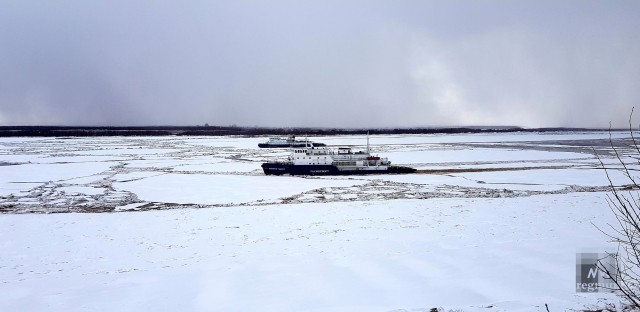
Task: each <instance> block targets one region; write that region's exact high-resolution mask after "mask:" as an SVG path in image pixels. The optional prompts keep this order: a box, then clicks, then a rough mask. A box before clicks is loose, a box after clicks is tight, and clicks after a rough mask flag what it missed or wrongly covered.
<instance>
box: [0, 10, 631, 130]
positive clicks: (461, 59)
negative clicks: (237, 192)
mask: <svg viewBox="0 0 640 312" xmlns="http://www.w3.org/2000/svg"><path fill="white" fill-rule="evenodd" d="M0 7H1V9H0V45H1V46H2V47H3V48H2V49H0V125H1V126H17V125H47V126H83V125H96V126H153V125H184V126H191V125H204V124H205V123H208V124H210V125H220V126H227V125H234V124H235V125H238V126H243V127H254V126H258V127H324V128H402V127H464V126H468V125H475V126H511V125H516V126H517V127H524V128H539V127H581V128H607V127H608V125H609V122H612V124H613V127H616V128H625V127H627V126H628V124H627V122H628V118H629V113H630V112H631V107H632V106H634V105H635V104H636V103H638V105H640V88H639V87H638V85H639V83H640V2H638V1H630V0H629V1H614V2H611V1H577V0H572V1H519V2H511V1H456V0H454V1H413V0H407V1H363V0H353V1H349V0H347V1H332V0H329V1H302V2H301V1H292V0H281V1H273V2H262V1H252V0H240V1H203V2H200V1H194V2H186V3H175V2H170V1H150V0H145V1H108V2H86V1H58V2H38V1H29V0H27V1H19V2H15V1H0ZM636 124H637V122H636ZM442 125H448V126H442Z"/></svg>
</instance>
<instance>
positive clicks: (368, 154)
mask: <svg viewBox="0 0 640 312" xmlns="http://www.w3.org/2000/svg"><path fill="white" fill-rule="evenodd" d="M367 155H369V131H367Z"/></svg>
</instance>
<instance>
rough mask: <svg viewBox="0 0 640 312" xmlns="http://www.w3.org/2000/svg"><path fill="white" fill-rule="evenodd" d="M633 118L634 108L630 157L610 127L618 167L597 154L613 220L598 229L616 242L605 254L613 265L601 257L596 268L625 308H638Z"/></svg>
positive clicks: (638, 208)
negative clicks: (618, 178)
mask: <svg viewBox="0 0 640 312" xmlns="http://www.w3.org/2000/svg"><path fill="white" fill-rule="evenodd" d="M632 117H633V109H632V110H631V114H630V115H629V133H630V134H631V144H628V146H627V148H628V149H629V150H630V151H631V152H632V153H633V155H632V158H633V160H629V159H626V160H625V158H624V157H623V155H621V152H622V148H621V147H620V146H618V147H616V146H615V144H614V140H613V138H612V135H611V128H609V142H610V144H611V149H612V151H613V153H614V155H615V157H616V159H617V163H618V164H619V165H620V168H618V169H612V168H607V167H606V166H605V164H604V162H603V161H602V159H601V158H600V156H599V155H598V154H597V153H596V156H597V157H598V160H599V161H600V165H601V166H602V168H603V169H604V171H605V173H606V175H607V179H608V181H609V186H610V189H611V193H610V194H608V195H607V202H608V204H609V208H610V209H611V211H612V212H613V214H614V216H615V220H616V222H614V224H607V225H608V229H606V230H602V229H600V228H598V229H599V230H600V231H601V232H602V233H604V234H605V235H607V237H609V239H610V240H611V242H613V243H615V244H616V245H617V252H616V253H608V254H607V257H611V258H612V260H613V261H614V263H615V264H616V265H615V266H613V268H612V267H611V266H609V265H607V264H606V263H604V262H603V261H602V260H601V261H599V262H598V268H599V269H600V271H601V272H603V273H604V274H605V276H606V277H607V278H609V279H610V280H611V282H612V283H611V285H614V287H613V289H612V290H613V291H614V292H616V293H617V294H619V295H620V296H622V297H623V298H624V299H626V300H627V301H628V304H629V307H628V308H633V309H637V308H640V274H639V273H640V193H639V192H638V190H640V185H638V183H639V182H640V181H639V178H638V177H637V176H635V175H634V174H633V173H632V171H636V170H635V169H633V168H631V166H632V165H640V147H639V146H638V143H637V142H636V138H635V136H634V134H633V127H632ZM612 170H619V171H620V172H622V174H623V175H624V176H625V177H626V179H627V180H628V184H627V185H624V186H616V185H615V184H614V182H613V181H612V178H611V176H610V175H609V171H612ZM611 258H610V260H611Z"/></svg>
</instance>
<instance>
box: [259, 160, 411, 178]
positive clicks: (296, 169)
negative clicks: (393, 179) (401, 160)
mask: <svg viewBox="0 0 640 312" xmlns="http://www.w3.org/2000/svg"><path fill="white" fill-rule="evenodd" d="M262 170H263V171H264V173H265V174H266V175H272V174H273V175H283V174H289V175H362V174H390V173H391V174H398V173H413V172H415V171H416V170H415V169H413V168H409V167H401V166H389V167H380V168H373V167H367V168H354V169H352V170H340V169H338V167H336V166H332V165H292V164H284V163H263V164H262Z"/></svg>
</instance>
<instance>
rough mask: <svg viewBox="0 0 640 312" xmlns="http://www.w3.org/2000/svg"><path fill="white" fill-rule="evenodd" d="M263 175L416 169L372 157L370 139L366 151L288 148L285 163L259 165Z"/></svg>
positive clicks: (390, 171)
mask: <svg viewBox="0 0 640 312" xmlns="http://www.w3.org/2000/svg"><path fill="white" fill-rule="evenodd" d="M262 170H263V171H264V173H265V174H266V175H271V174H273V175H282V174H290V175H354V174H387V173H413V172H416V169H414V168H410V167H403V166H392V165H391V162H390V161H389V160H388V159H387V158H381V157H378V156H372V155H371V154H370V153H369V136H368V135H367V150H366V151H357V152H354V151H352V150H351V148H349V147H340V148H338V150H337V151H335V150H333V149H330V148H328V147H324V146H321V147H315V146H310V145H307V146H305V147H298V148H291V154H290V155H289V157H288V158H287V160H286V161H280V162H266V163H263V164H262Z"/></svg>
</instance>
